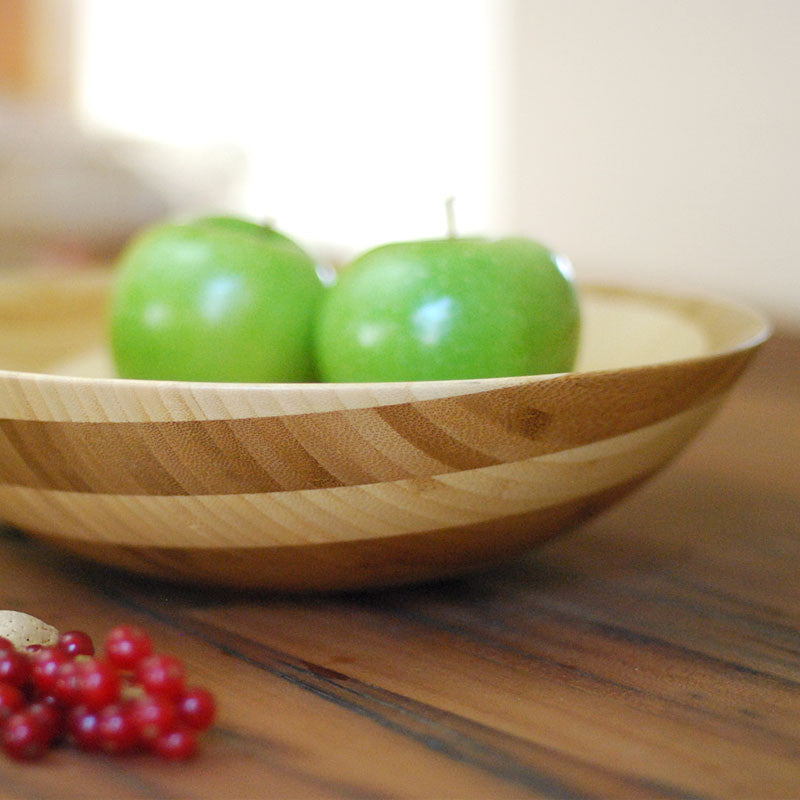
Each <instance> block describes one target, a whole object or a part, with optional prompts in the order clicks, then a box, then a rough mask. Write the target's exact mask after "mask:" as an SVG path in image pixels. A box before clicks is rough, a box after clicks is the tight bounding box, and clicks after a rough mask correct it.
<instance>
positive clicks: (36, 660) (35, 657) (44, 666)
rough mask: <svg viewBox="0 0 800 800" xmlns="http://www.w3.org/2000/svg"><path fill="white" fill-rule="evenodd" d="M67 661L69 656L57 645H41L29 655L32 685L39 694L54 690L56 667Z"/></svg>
mask: <svg viewBox="0 0 800 800" xmlns="http://www.w3.org/2000/svg"><path fill="white" fill-rule="evenodd" d="M67 661H69V657H68V656H67V655H65V654H64V652H63V651H61V650H59V649H58V648H57V647H42V648H41V649H40V650H37V651H36V652H35V653H33V654H32V655H31V674H32V678H33V685H34V686H35V687H36V690H37V692H39V694H51V693H52V692H53V691H55V686H56V676H57V674H58V668H59V667H60V666H61V665H62V664H66V663H67Z"/></svg>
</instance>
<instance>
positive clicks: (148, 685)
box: [136, 655, 186, 698]
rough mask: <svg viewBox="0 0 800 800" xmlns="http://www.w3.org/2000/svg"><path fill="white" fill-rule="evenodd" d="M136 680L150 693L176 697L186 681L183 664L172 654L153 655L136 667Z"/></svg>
mask: <svg viewBox="0 0 800 800" xmlns="http://www.w3.org/2000/svg"><path fill="white" fill-rule="evenodd" d="M136 681H137V683H139V684H141V686H142V687H144V689H145V690H146V691H147V692H149V693H150V694H152V695H161V696H164V697H175V698H177V697H178V696H179V695H180V694H181V692H183V687H184V685H185V683H186V678H185V673H184V669H183V664H182V663H181V662H180V661H179V660H178V659H177V658H174V657H173V656H165V655H153V656H147V658H143V659H142V660H141V661H140V662H139V664H138V665H137V667H136Z"/></svg>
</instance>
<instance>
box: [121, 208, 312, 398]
mask: <svg viewBox="0 0 800 800" xmlns="http://www.w3.org/2000/svg"><path fill="white" fill-rule="evenodd" d="M322 292H323V287H322V283H321V282H320V280H319V278H318V276H317V273H316V270H315V265H314V261H313V259H312V258H311V257H310V256H309V255H308V254H307V253H305V252H304V251H303V250H302V249H301V248H300V247H299V246H298V245H297V244H295V243H294V242H292V241H291V240H290V239H288V238H287V237H285V236H284V235H283V234H281V233H278V232H277V231H275V230H273V229H271V228H268V227H265V226H261V225H258V224H256V223H254V222H250V221H248V220H241V219H237V218H233V217H208V218H205V219H200V220H196V221H193V222H189V223H185V224H173V223H166V224H162V225H158V226H156V227H153V228H151V229H149V230H146V231H144V232H143V233H142V234H140V235H139V236H137V237H136V238H135V239H134V240H133V241H132V242H131V243H130V244H129V245H128V247H127V248H126V249H125V251H124V252H123V253H122V255H121V257H120V260H119V264H118V271H117V277H116V283H115V288H114V292H113V297H112V305H111V344H112V352H113V356H114V362H115V365H116V368H117V372H118V374H119V375H120V376H121V377H125V378H151V379H161V380H195V381H241V382H273V381H274V382H284V381H309V380H312V379H313V378H314V368H313V354H312V344H311V341H312V328H313V324H314V316H315V313H316V310H317V305H318V303H319V301H320V298H321V296H322Z"/></svg>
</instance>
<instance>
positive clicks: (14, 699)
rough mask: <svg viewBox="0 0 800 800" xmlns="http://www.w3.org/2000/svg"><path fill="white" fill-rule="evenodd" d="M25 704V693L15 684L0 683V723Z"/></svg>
mask: <svg viewBox="0 0 800 800" xmlns="http://www.w3.org/2000/svg"><path fill="white" fill-rule="evenodd" d="M24 705H25V695H24V694H22V692H21V691H20V690H19V688H18V687H17V686H12V685H11V684H10V683H0V723H2V721H3V720H5V719H8V718H9V717H10V716H11V715H12V714H14V713H15V712H17V711H19V710H20V709H21V708H22V706H24Z"/></svg>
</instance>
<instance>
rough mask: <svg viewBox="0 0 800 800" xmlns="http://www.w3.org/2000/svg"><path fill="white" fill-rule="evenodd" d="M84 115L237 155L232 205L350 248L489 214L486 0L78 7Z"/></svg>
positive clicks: (468, 223)
mask: <svg viewBox="0 0 800 800" xmlns="http://www.w3.org/2000/svg"><path fill="white" fill-rule="evenodd" d="M76 2H77V7H78V15H79V32H80V42H79V46H78V48H77V52H78V53H79V58H80V62H79V64H78V81H77V82H78V112H79V114H80V115H81V117H82V119H83V120H84V121H85V122H87V123H89V124H91V125H93V126H95V127H99V128H101V129H104V130H107V131H111V132H113V133H116V134H121V135H124V136H126V137H131V138H136V139H142V140H152V141H154V142H158V143H161V144H165V145H171V146H175V147H180V148H200V147H202V146H206V145H213V144H220V143H225V144H233V145H236V146H237V147H238V148H240V149H241V151H242V153H243V154H244V156H245V159H246V169H245V171H244V172H245V175H244V178H243V180H242V185H241V187H240V190H239V191H238V193H237V195H236V196H235V197H234V198H232V199H231V198H226V200H225V202H226V205H229V206H233V208H231V210H234V211H240V212H243V213H247V214H251V215H254V216H257V217H262V218H271V219H274V220H275V222H276V224H277V225H278V226H279V227H281V228H282V229H284V230H286V231H289V232H290V233H291V234H292V235H295V236H298V237H300V238H304V239H306V240H311V241H317V242H328V243H331V244H334V245H339V246H344V247H358V248H360V247H364V246H369V245H372V244H376V243H379V242H382V241H391V240H397V239H403V238H415V237H426V236H442V235H444V234H445V230H446V221H445V211H444V201H445V199H446V198H447V197H448V196H450V195H453V196H455V197H456V215H457V224H458V228H459V231H460V232H484V231H487V230H488V229H490V228H491V226H492V225H493V224H494V223H495V219H496V214H497V194H498V191H497V186H496V185H495V178H494V176H495V175H496V174H497V172H498V164H497V163H496V162H497V159H496V153H497V151H498V147H497V146H496V145H497V142H496V139H497V136H496V128H497V119H498V114H499V113H500V109H499V95H500V93H499V92H498V87H499V85H500V76H499V75H498V69H497V62H498V58H497V52H496V51H497V50H498V49H499V48H496V46H495V42H496V41H497V36H496V33H497V24H498V22H497V17H498V14H499V11H498V9H500V8H501V6H502V3H497V2H492V0H402V1H401V2H394V1H392V2H389V1H388V0H384V1H383V2H374V0H373V1H370V0H337V2H328V1H327V0H293V1H292V2H288V0H286V1H284V2H252V1H251V0H227V2H226V3H225V4H221V3H218V2H198V0H168V2H165V0H137V1H136V2H123V1H122V0H76Z"/></svg>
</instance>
